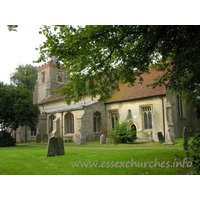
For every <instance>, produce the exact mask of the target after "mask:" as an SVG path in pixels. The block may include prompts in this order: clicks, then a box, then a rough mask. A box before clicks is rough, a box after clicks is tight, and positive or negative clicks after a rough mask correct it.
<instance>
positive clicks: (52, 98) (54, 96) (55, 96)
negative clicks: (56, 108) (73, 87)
mask: <svg viewBox="0 0 200 200" xmlns="http://www.w3.org/2000/svg"><path fill="white" fill-rule="evenodd" d="M62 87H65V85H64V84H62V85H60V86H59V87H58V88H56V89H59V88H62ZM56 89H55V90H56ZM65 97H66V95H65V96H60V93H59V92H53V93H52V94H50V95H49V96H47V97H46V98H45V99H44V100H42V101H41V102H39V104H45V103H49V102H52V101H57V100H63V99H65Z"/></svg>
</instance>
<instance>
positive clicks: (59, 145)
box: [57, 137, 65, 156]
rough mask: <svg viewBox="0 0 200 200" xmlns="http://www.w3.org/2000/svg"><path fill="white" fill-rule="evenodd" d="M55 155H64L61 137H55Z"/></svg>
mask: <svg viewBox="0 0 200 200" xmlns="http://www.w3.org/2000/svg"><path fill="white" fill-rule="evenodd" d="M57 155H58V156H59V155H65V150H64V145H63V139H62V138H61V137H57Z"/></svg>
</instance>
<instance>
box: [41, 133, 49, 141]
mask: <svg viewBox="0 0 200 200" xmlns="http://www.w3.org/2000/svg"><path fill="white" fill-rule="evenodd" d="M42 140H43V142H48V135H47V134H46V133H45V134H44V135H43V136H42Z"/></svg>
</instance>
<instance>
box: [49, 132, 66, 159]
mask: <svg viewBox="0 0 200 200" xmlns="http://www.w3.org/2000/svg"><path fill="white" fill-rule="evenodd" d="M64 154H65V150H64V145H63V139H62V138H61V137H54V136H53V137H50V138H49V143H48V148H47V157H50V156H59V155H64Z"/></svg>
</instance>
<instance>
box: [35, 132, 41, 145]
mask: <svg viewBox="0 0 200 200" xmlns="http://www.w3.org/2000/svg"><path fill="white" fill-rule="evenodd" d="M40 142H41V134H40V133H39V134H37V135H36V143H40Z"/></svg>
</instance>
